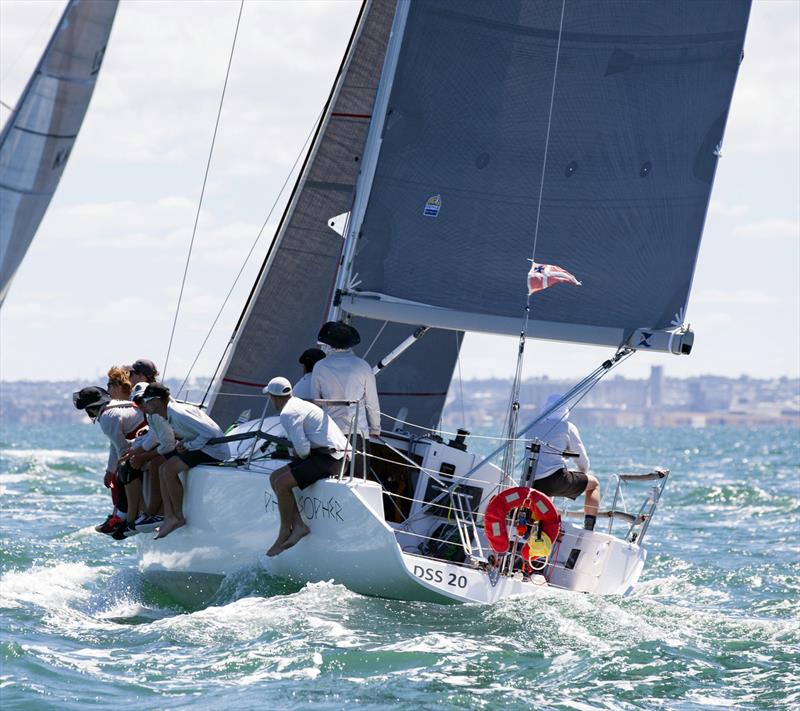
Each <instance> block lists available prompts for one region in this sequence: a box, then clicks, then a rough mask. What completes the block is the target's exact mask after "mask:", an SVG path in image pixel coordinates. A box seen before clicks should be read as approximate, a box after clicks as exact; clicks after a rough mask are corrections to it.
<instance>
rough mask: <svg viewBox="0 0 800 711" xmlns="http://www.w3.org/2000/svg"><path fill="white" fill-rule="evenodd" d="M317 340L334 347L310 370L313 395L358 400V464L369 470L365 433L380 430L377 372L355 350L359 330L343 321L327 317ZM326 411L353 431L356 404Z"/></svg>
mask: <svg viewBox="0 0 800 711" xmlns="http://www.w3.org/2000/svg"><path fill="white" fill-rule="evenodd" d="M317 340H318V341H319V342H320V343H324V344H325V345H327V346H329V347H330V348H331V349H332V350H331V352H330V353H329V354H328V356H327V357H326V358H325V359H324V360H321V361H319V362H318V363H317V364H316V365H315V366H314V371H313V372H312V374H311V395H312V396H313V398H314V400H344V401H347V402H358V403H359V406H358V411H359V415H358V423H357V425H356V442H355V449H356V451H357V452H359V453H363V454H362V455H361V456H359V459H361V463H360V464H358V463H357V466H358V467H359V468H360V469H361V470H362V471H363V472H364V473H365V474H366V466H367V464H366V457H365V456H364V455H366V454H367V451H366V436H367V433H369V436H370V437H379V436H380V434H381V409H380V404H379V403H378V388H377V386H376V385H375V374H374V373H373V372H372V368H371V367H370V365H369V363H367V361H365V360H364V359H363V358H359V357H358V356H357V355H356V354H355V353H353V350H352V349H353V347H354V346H357V345H358V344H359V343H360V342H361V336H360V335H359V333H358V331H357V330H356V329H355V328H353V327H352V326H350V325H349V324H346V323H342V322H341V321H328V322H327V323H326V324H324V325H323V326H322V328H321V329H320V332H319V335H318V336H317ZM323 407H324V409H325V411H326V412H327V413H328V414H329V415H330V416H331V417H332V418H333V421H334V422H335V423H336V424H337V425H339V429H341V430H342V432H345V433H349V432H350V431H351V423H352V421H353V418H354V417H355V413H356V406H355V405H325V404H323Z"/></svg>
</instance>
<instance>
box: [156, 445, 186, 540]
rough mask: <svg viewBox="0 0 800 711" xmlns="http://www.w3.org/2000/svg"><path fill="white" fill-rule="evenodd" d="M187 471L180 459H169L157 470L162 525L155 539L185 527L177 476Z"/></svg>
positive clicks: (179, 484) (180, 488)
mask: <svg viewBox="0 0 800 711" xmlns="http://www.w3.org/2000/svg"><path fill="white" fill-rule="evenodd" d="M188 469H189V467H187V466H186V465H185V464H184V463H183V461H181V459H180V457H171V458H170V459H168V460H167V461H166V462H164V464H162V465H161V468H160V469H159V472H158V474H159V478H160V479H161V493H162V496H163V499H164V523H162V524H161V525H160V526H159V527H158V529H157V531H156V535H155V536H154V538H155V539H159V538H166V537H167V536H168V535H169V534H170V533H172V532H173V531H174V530H175V529H176V528H180V527H181V526H184V525H186V519H185V518H184V517H183V484H181V480H180V478H179V476H178V475H179V474H180V473H181V472H183V471H187V470H188Z"/></svg>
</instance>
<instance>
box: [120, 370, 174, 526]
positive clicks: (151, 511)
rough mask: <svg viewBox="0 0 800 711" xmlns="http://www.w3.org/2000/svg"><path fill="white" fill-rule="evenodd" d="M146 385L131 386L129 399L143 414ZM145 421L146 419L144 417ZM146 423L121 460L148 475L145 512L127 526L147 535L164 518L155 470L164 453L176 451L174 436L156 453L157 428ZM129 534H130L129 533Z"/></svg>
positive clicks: (142, 383) (157, 443)
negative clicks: (161, 512)
mask: <svg viewBox="0 0 800 711" xmlns="http://www.w3.org/2000/svg"><path fill="white" fill-rule="evenodd" d="M147 386H148V383H147V382H146V381H142V382H140V383H136V385H134V386H133V390H132V392H131V397H130V400H131V402H133V403H134V404H135V405H136V406H137V407H138V408H139V409H140V410H141V411H142V414H145V413H144V400H143V399H142V395H144V391H145V390H146V389H147ZM145 419H147V415H146V414H145ZM147 424H148V427H147V428H146V429H145V430H144V431H143V432H140V434H138V435H137V436H136V438H135V439H134V440H133V442H132V443H131V447H130V449H129V450H128V451H127V452H124V453H123V454H122V457H121V458H122V459H123V460H124V461H126V462H127V463H128V464H129V465H130V466H131V467H133V469H134V470H136V469H139V470H141V471H142V472H145V473H146V474H147V483H148V486H147V489H148V492H147V496H146V500H145V506H144V511H142V512H141V513H140V514H139V516H138V517H137V518H136V520H135V522H134V523H133V524H130V517H129V523H128V527H129V528H133V529H134V530H135V531H136V532H137V533H149V532H150V531H153V530H154V529H155V528H156V527H158V526H160V525H161V524H162V523H163V522H164V517H163V516H162V515H160V511H161V508H162V501H161V486H160V484H159V481H158V469H159V467H160V466H161V465H162V464H163V463H164V461H165V459H164V457H163V456H162V455H163V454H164V453H165V452H171V451H172V450H173V449H175V435H174V434H173V435H172V441H171V443H170V444H168V445H167V448H166V449H165V450H162V451H159V450H158V447H159V438H158V436H157V434H156V429H155V428H154V427H153V425H152V424H151V423H150V421H149V420H148V421H147ZM167 427H169V425H167ZM170 432H171V429H170ZM126 493H127V489H126ZM128 535H130V533H129V534H128Z"/></svg>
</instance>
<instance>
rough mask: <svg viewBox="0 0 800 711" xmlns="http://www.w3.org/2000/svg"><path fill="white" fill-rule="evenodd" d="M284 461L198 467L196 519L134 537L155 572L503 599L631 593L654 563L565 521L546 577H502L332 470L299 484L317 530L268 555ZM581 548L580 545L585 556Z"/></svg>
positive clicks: (400, 594) (188, 594)
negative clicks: (428, 552)
mask: <svg viewBox="0 0 800 711" xmlns="http://www.w3.org/2000/svg"><path fill="white" fill-rule="evenodd" d="M441 446H444V445H441ZM434 454H435V453H434ZM447 454H451V453H450V452H447ZM459 455H463V456H471V455H466V453H462V452H459ZM284 463H285V462H283V461H280V460H269V459H267V460H262V461H260V462H258V463H253V464H252V465H251V468H250V469H246V468H244V467H238V468H219V467H207V466H201V467H197V468H195V469H193V470H191V471H190V472H189V473H188V475H187V476H186V478H185V480H184V481H185V496H184V514H185V516H186V519H187V521H188V523H187V525H186V526H184V527H183V528H180V529H178V530H176V531H174V532H173V533H171V534H170V535H169V536H168V537H167V538H165V539H161V540H153V538H152V534H140V535H138V536H136V538H135V539H134V540H135V541H136V542H137V545H138V547H139V554H140V565H141V568H142V571H143V572H144V574H145V575H146V576H147V577H148V579H150V580H151V581H152V582H154V583H155V584H157V585H159V586H161V587H163V588H166V589H167V590H168V591H169V592H171V593H172V594H174V595H176V596H178V597H179V598H181V599H185V598H192V599H197V598H201V599H202V598H207V597H208V596H209V595H210V594H211V593H213V592H214V590H215V589H216V587H217V586H218V585H219V583H220V582H221V580H222V579H223V578H224V576H227V575H230V574H232V573H235V572H236V571H238V570H240V569H242V568H248V567H250V568H252V567H253V566H259V567H261V568H263V569H264V570H265V571H266V572H268V573H269V574H271V575H274V576H277V577H282V578H289V579H293V580H296V581H300V582H317V581H327V580H333V581H334V582H337V583H340V584H342V585H344V586H346V587H347V588H349V589H351V590H353V591H355V592H358V593H362V594H365V595H375V596H380V597H386V598H394V599H400V600H422V601H431V602H440V603H444V602H476V603H493V602H496V601H497V600H500V599H503V598H506V597H510V596H514V595H530V594H536V593H537V592H540V591H541V590H543V589H547V588H551V587H559V588H565V589H569V590H576V591H581V592H593V593H600V594H625V593H627V592H629V591H630V590H631V589H632V588H633V586H634V585H635V584H636V581H637V580H638V577H639V575H640V573H641V570H642V567H643V565H644V560H645V556H646V553H645V551H644V550H643V549H642V548H640V547H639V546H637V545H635V544H632V543H626V542H625V541H622V540H620V539H618V538H615V537H612V536H608V535H606V534H603V533H598V532H593V533H589V532H587V531H582V530H580V529H577V528H576V527H574V526H571V525H569V524H565V526H564V529H565V530H564V533H563V536H562V539H561V541H560V544H559V546H558V548H557V549H556V550H555V551H554V556H553V557H552V558H553V561H551V563H552V564H551V565H550V566H548V568H547V569H546V570H545V571H544V577H543V576H542V575H533V576H531V578H530V579H529V580H523V578H522V574H521V573H520V572H517V573H515V574H513V575H501V576H499V577H495V578H494V584H492V580H491V579H490V575H489V573H488V572H487V570H486V569H485V568H486V566H483V567H476V566H475V565H467V564H458V563H452V562H448V561H445V560H438V559H434V558H431V557H426V556H423V555H422V554H421V553H420V552H419V550H418V546H417V545H415V544H414V541H415V539H414V538H413V536H412V535H411V534H410V533H409V531H408V527H405V528H406V530H405V531H403V528H404V527H403V526H401V525H398V524H395V523H390V522H387V521H386V520H385V514H384V506H383V496H382V489H381V486H380V485H379V484H378V483H376V482H373V481H363V480H361V479H354V480H353V481H348V478H347V477H345V478H342V479H325V480H322V481H319V482H317V483H316V484H314V485H313V486H311V487H309V488H308V489H306V490H305V491H303V492H298V493H297V500H298V505H299V508H300V512H301V514H302V516H303V519H304V520H305V521H306V522H307V524H308V526H309V527H310V529H311V533H310V535H308V536H306V537H305V538H304V539H302V540H301V541H300V542H299V543H298V544H297V545H296V546H295V547H294V548H291V549H289V550H287V551H285V552H283V553H281V554H280V555H278V556H276V557H274V558H267V557H266V555H265V550H266V549H267V548H268V547H269V546H270V544H271V543H272V542H273V541H274V539H275V538H276V536H277V532H278V523H279V517H278V508H277V504H276V502H275V498H274V495H273V493H272V489H271V487H270V485H269V474H270V472H272V471H274V470H275V469H276V468H277V467H279V466H281V465H282V464H284ZM426 530H427V529H426ZM401 546H403V548H401ZM482 546H483V547H484V548H485V546H486V544H485V540H484V541H483V543H482ZM575 550H579V551H580V553H578V554H577V558H576V554H575V553H574V552H573V551H575ZM571 553H572V557H573V559H574V560H573V561H570V560H569V559H570V554H571ZM573 563H574V565H573Z"/></svg>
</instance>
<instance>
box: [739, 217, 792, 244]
mask: <svg viewBox="0 0 800 711" xmlns="http://www.w3.org/2000/svg"><path fill="white" fill-rule="evenodd" d="M733 233H734V234H735V235H737V236H739V237H754V238H757V239H769V238H772V237H793V238H795V239H797V238H800V220H787V219H785V218H781V217H771V218H767V219H764V220H756V221H755V222H747V223H745V224H743V225H739V226H737V227H736V228H735V229H734V231H733Z"/></svg>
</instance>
